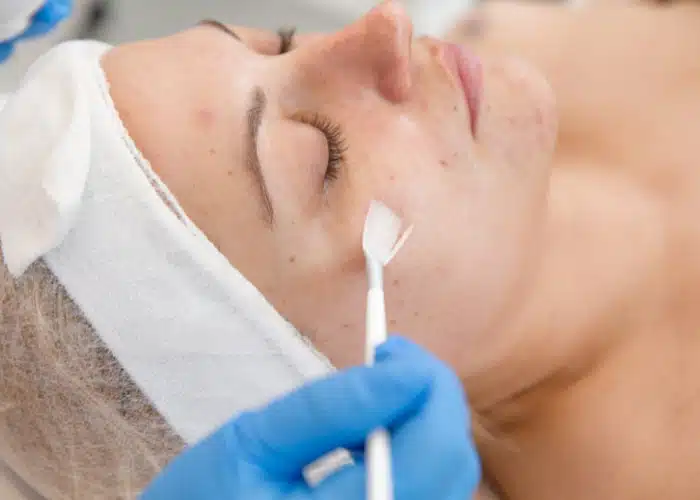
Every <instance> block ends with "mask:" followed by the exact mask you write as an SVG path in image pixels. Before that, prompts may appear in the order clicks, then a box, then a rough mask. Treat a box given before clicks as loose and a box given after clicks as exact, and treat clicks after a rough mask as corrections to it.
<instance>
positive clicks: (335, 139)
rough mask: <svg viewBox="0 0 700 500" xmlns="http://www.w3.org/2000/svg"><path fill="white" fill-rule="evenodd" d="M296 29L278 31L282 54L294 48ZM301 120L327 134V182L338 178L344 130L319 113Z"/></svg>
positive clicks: (343, 151) (342, 159) (341, 161)
mask: <svg viewBox="0 0 700 500" xmlns="http://www.w3.org/2000/svg"><path fill="white" fill-rule="evenodd" d="M296 31H297V30H296V28H281V29H279V30H278V31H277V34H278V35H279V37H280V52H279V53H280V55H284V54H286V53H288V52H289V51H291V50H292V48H293V47H294V35H295V34H296ZM299 121H301V122H302V123H306V124H307V125H310V126H312V127H314V128H317V129H318V130H320V131H321V132H322V133H323V135H325V136H326V141H327V142H328V166H327V167H326V173H325V176H324V179H325V182H326V183H330V182H333V181H335V180H337V179H338V174H339V173H340V167H341V165H342V164H343V163H344V162H345V152H346V150H347V145H346V142H345V136H344V135H343V130H342V129H341V128H340V126H339V125H338V124H337V123H335V122H333V121H332V120H331V119H330V118H328V117H326V116H323V115H320V114H318V113H314V114H312V115H310V116H305V117H300V118H299Z"/></svg>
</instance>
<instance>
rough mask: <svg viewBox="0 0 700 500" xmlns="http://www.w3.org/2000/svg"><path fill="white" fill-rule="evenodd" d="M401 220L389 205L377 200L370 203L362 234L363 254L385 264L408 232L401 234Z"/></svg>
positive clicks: (401, 243)
mask: <svg viewBox="0 0 700 500" xmlns="http://www.w3.org/2000/svg"><path fill="white" fill-rule="evenodd" d="M402 226H403V222H402V221H401V218H400V217H399V216H398V215H396V214H395V213H394V212H393V211H392V210H391V209H390V208H389V207H387V206H386V205H385V204H383V203H381V202H379V201H373V202H372V203H371V204H370V207H369V212H368V213H367V219H366V220H365V230H364V233H363V235H362V249H363V251H364V252H365V255H366V256H367V257H369V258H372V259H375V260H377V261H378V262H380V263H381V264H382V265H383V266H386V265H387V264H388V263H389V262H390V261H391V259H393V258H394V255H396V252H397V251H398V250H399V249H400V248H401V246H402V245H403V243H404V242H405V241H406V239H407V238H408V235H409V234H410V229H409V230H408V231H406V232H405V233H404V234H403V235H402V234H401V228H402Z"/></svg>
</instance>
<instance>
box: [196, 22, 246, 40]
mask: <svg viewBox="0 0 700 500" xmlns="http://www.w3.org/2000/svg"><path fill="white" fill-rule="evenodd" d="M198 25H199V26H211V27H212V28H215V29H217V30H219V31H223V32H224V33H226V34H227V35H231V36H232V37H233V38H235V39H236V40H238V41H239V42H242V41H243V40H242V39H241V37H240V36H238V34H237V33H236V32H235V31H233V29H231V28H230V27H228V26H227V25H226V24H224V23H222V22H221V21H217V20H216V19H204V20H203V21H200V22H199V23H198Z"/></svg>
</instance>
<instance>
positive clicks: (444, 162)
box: [440, 160, 449, 168]
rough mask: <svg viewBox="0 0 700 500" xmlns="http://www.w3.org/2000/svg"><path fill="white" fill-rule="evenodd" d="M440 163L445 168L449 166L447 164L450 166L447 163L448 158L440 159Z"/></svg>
mask: <svg viewBox="0 0 700 500" xmlns="http://www.w3.org/2000/svg"><path fill="white" fill-rule="evenodd" d="M440 165H441V166H442V167H443V168H447V166H448V165H449V164H448V163H447V160H440Z"/></svg>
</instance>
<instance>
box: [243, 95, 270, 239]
mask: <svg viewBox="0 0 700 500" xmlns="http://www.w3.org/2000/svg"><path fill="white" fill-rule="evenodd" d="M266 107H267V98H266V96H265V92H264V91H263V89H262V88H260V87H255V89H254V90H253V94H252V99H251V104H250V107H249V108H248V112H247V113H246V118H247V120H246V122H247V123H246V125H247V133H246V149H247V154H246V167H247V169H248V172H250V174H251V176H252V178H253V182H254V183H255V186H256V188H257V190H258V199H259V200H260V204H261V205H262V211H263V220H264V221H265V223H266V224H267V225H268V226H270V227H272V226H273V225H274V224H275V210H274V208H273V206H272V199H271V198H270V191H269V190H268V188H267V183H266V182H265V176H264V175H263V171H262V166H261V165H260V157H259V156H258V137H259V135H260V124H261V123H262V118H263V116H264V114H265V108H266Z"/></svg>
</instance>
